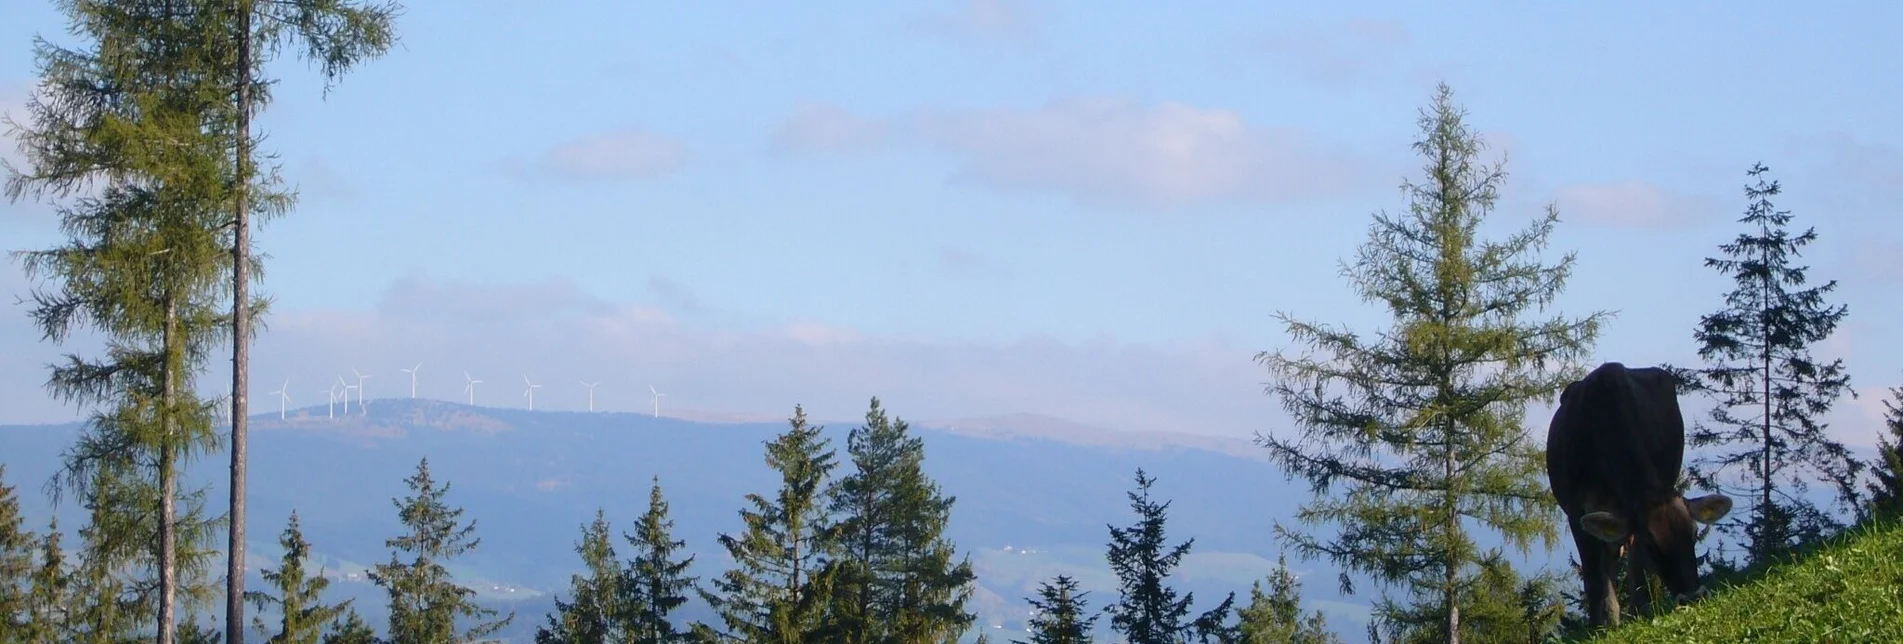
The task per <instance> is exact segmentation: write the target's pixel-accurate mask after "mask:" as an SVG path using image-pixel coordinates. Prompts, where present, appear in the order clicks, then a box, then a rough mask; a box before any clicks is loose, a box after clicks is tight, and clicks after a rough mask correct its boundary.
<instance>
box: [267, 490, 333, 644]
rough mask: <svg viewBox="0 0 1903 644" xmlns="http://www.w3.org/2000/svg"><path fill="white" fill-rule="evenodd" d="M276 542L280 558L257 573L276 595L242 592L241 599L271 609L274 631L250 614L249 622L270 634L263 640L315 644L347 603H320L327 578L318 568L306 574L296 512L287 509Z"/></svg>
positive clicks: (306, 558) (305, 545)
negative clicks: (275, 618)
mask: <svg viewBox="0 0 1903 644" xmlns="http://www.w3.org/2000/svg"><path fill="white" fill-rule="evenodd" d="M278 545H280V546H282V547H283V548H284V558H283V559H282V560H280V562H279V563H278V567H277V569H276V570H265V571H262V572H261V573H260V574H261V575H262V576H263V577H264V581H265V582H266V583H269V584H271V585H272V586H273V590H275V591H276V592H277V594H276V595H272V594H270V593H266V592H247V593H245V599H246V600H247V601H249V602H251V603H252V605H254V606H257V607H258V609H259V610H260V611H262V610H264V609H266V608H273V607H274V608H275V612H276V613H277V614H278V627H277V634H275V635H271V631H270V629H269V627H268V625H266V624H265V622H264V620H263V619H260V618H258V617H255V616H254V617H253V618H252V623H253V625H254V626H255V627H256V628H257V629H258V631H259V632H260V633H264V634H266V635H270V639H269V640H267V641H268V642H269V643H270V644H318V642H319V640H320V638H321V637H322V636H323V633H324V629H325V627H326V626H329V625H330V624H332V623H334V622H336V621H337V619H338V618H339V617H341V616H342V615H343V614H344V611H345V610H347V609H349V606H350V602H349V601H344V602H342V603H338V604H325V603H323V595H324V589H326V588H329V587H330V580H329V579H326V578H324V575H323V572H322V571H318V574H317V575H315V576H307V575H306V572H305V570H304V565H305V563H306V562H308V561H309V559H310V549H311V544H310V542H308V541H305V540H304V531H303V530H302V529H301V528H300V527H299V526H298V520H297V512H295V511H293V512H291V520H290V523H289V524H288V525H286V526H285V527H284V534H282V535H281V536H279V537H278Z"/></svg>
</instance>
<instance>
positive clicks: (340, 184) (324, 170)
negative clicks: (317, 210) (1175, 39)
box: [292, 156, 357, 201]
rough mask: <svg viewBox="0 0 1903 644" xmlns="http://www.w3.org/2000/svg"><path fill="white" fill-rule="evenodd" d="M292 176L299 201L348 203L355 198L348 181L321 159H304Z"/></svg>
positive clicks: (312, 157) (311, 157)
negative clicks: (295, 183)
mask: <svg viewBox="0 0 1903 644" xmlns="http://www.w3.org/2000/svg"><path fill="white" fill-rule="evenodd" d="M292 176H293V177H295V179H296V182H297V193H298V198H299V199H300V200H308V201H349V200H350V199H352V198H355V197H356V196H357V191H356V190H355V189H353V188H352V187H351V186H350V181H349V180H348V179H345V178H344V176H343V175H341V174H338V173H337V170H336V169H335V168H332V167H330V164H329V163H326V162H325V161H324V159H323V157H318V156H310V157H305V158H304V160H303V161H302V162H300V163H299V164H298V166H297V168H296V169H295V170H293V171H292Z"/></svg>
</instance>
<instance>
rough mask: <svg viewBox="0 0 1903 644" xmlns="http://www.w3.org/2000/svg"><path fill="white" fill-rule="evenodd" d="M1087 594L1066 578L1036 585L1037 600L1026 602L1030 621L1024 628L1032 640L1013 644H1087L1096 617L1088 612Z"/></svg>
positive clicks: (1073, 580)
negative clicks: (1029, 606)
mask: <svg viewBox="0 0 1903 644" xmlns="http://www.w3.org/2000/svg"><path fill="white" fill-rule="evenodd" d="M1089 594H1090V593H1088V592H1082V591H1079V590H1078V589H1077V580H1076V579H1072V578H1071V577H1070V576H1069V575H1058V576H1057V577H1056V578H1055V579H1052V580H1050V581H1046V582H1043V583H1040V584H1038V586H1037V597H1036V598H1026V600H1025V601H1029V602H1031V619H1030V621H1029V622H1028V623H1026V625H1025V626H1026V627H1027V628H1028V629H1029V630H1030V632H1031V639H1030V640H1012V644H1089V643H1090V642H1091V641H1093V640H1092V637H1091V632H1092V630H1093V629H1095V628H1096V627H1097V619H1098V617H1099V616H1098V615H1093V614H1091V613H1090V611H1089V608H1090V602H1089V601H1088V597H1087V596H1088V595H1089Z"/></svg>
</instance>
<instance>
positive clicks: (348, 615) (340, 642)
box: [323, 608, 379, 644]
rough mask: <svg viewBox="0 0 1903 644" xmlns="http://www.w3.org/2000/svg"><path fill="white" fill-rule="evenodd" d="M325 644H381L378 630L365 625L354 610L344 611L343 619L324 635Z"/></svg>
mask: <svg viewBox="0 0 1903 644" xmlns="http://www.w3.org/2000/svg"><path fill="white" fill-rule="evenodd" d="M323 644H379V642H378V640H377V632H376V630H374V629H372V628H370V625H369V624H366V623H364V621H363V618H362V617H360V616H358V615H357V610H356V609H354V608H346V609H344V616H343V618H341V619H339V620H337V621H336V622H333V623H332V624H331V627H330V630H329V631H326V632H325V633H324V640H323Z"/></svg>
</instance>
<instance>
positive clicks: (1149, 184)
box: [917, 98, 1385, 208]
mask: <svg viewBox="0 0 1903 644" xmlns="http://www.w3.org/2000/svg"><path fill="white" fill-rule="evenodd" d="M917 126H918V132H919V134H920V135H921V136H922V137H924V138H925V139H926V140H928V141H930V142H932V143H934V144H936V145H938V146H940V147H941V148H943V149H945V150H948V151H950V152H952V153H955V154H957V155H959V156H961V157H963V158H964V160H965V163H964V166H963V168H962V170H961V171H960V172H959V174H958V176H957V178H958V179H959V180H960V181H964V182H969V183H973V184H978V185H983V186H986V187H990V188H995V189H1002V190H1008V191H1048V192H1056V193H1062V194H1067V195H1069V196H1072V197H1074V198H1076V199H1079V200H1081V201H1087V202H1096V203H1116V202H1123V203H1135V204H1139V205H1143V206H1151V207H1166V208H1167V207H1175V206H1182V205H1186V204H1191V203H1196V202H1203V201H1211V200H1242V201H1254V202H1272V201H1280V200H1287V199H1299V198H1304V197H1316V196H1327V195H1331V194H1339V193H1343V192H1348V191H1353V190H1356V189H1363V188H1368V187H1373V186H1380V185H1385V183H1383V180H1382V179H1381V178H1380V177H1381V174H1380V172H1378V171H1374V170H1375V167H1376V164H1371V163H1369V162H1366V161H1364V160H1361V159H1359V158H1357V157H1356V156H1355V155H1352V154H1349V153H1346V152H1344V151H1341V150H1336V149H1329V148H1325V147H1323V146H1320V145H1317V144H1315V143H1314V142H1312V141H1309V140H1308V139H1307V137H1305V136H1304V135H1303V134H1302V133H1300V132H1299V131H1297V130H1294V129H1292V128H1263V127H1258V126H1254V125H1251V124H1249V123H1247V122H1245V121H1244V120H1243V118H1242V116H1241V115H1240V114H1237V113H1236V112H1233V111H1230V110H1225V109H1219V108H1201V107H1196V106H1193V105H1185V104H1182V103H1174V102H1168V103H1161V104H1157V105H1145V104H1140V103H1138V102H1135V101H1131V100H1125V99H1118V98H1066V99H1060V100H1055V101H1052V102H1050V103H1048V104H1045V105H1043V106H1039V107H1036V108H1031V109H1020V108H995V109H979V110H962V111H928V112H926V113H924V114H922V115H921V116H920V117H919V118H918V119H917Z"/></svg>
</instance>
